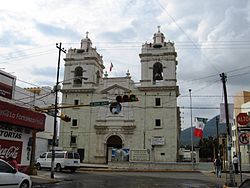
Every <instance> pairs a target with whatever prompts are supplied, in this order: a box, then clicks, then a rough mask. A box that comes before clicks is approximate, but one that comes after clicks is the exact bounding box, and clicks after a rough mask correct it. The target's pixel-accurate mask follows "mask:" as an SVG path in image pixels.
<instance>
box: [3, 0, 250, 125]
mask: <svg viewBox="0 0 250 188" xmlns="http://www.w3.org/2000/svg"><path fill="white" fill-rule="evenodd" d="M158 25H160V26H161V31H162V32H163V33H164V34H165V37H166V40H170V41H173V42H175V46H176V51H177V53H178V57H177V58H178V67H177V77H178V85H179V87H180V96H179V98H178V105H179V106H180V107H181V112H182V114H181V116H182V117H183V118H182V127H183V128H185V127H189V126H190V109H188V107H190V93H189V89H191V90H192V92H191V96H192V107H193V110H192V112H193V116H194V117H195V116H202V117H206V118H209V119H211V118H213V117H214V116H215V115H217V114H219V109H218V108H219V104H220V103H221V102H223V89H222V83H221V78H220V73H222V72H225V73H227V92H228V100H229V102H233V96H234V95H235V94H236V92H238V91H241V90H250V84H249V80H250V63H249V59H250V53H249V50H250V1H248V0H238V1H236V0H220V1H218V0H209V1H200V0H152V1H141V0H105V1H104V0H91V1H89V0H88V1H87V0H36V1H34V0H22V1H20V0H8V1H3V2H1V7H0V69H3V68H4V69H3V70H4V71H6V72H9V73H11V74H14V75H15V76H16V77H17V79H18V81H17V85H19V86H22V87H34V86H44V85H50V86H53V85H54V84H55V80H56V66H57V58H58V49H57V48H56V45H55V44H56V43H59V42H62V44H63V47H64V48H65V49H69V48H70V47H72V48H79V47H80V40H81V39H82V38H84V37H85V33H86V32H87V31H88V32H89V38H91V40H92V42H93V46H96V48H97V50H98V52H99V53H100V54H102V55H103V60H104V65H105V67H106V69H107V70H108V69H109V66H110V62H112V63H113V65H114V68H113V71H112V72H111V73H109V76H110V77H113V76H125V74H126V71H127V70H128V69H129V71H130V73H131V76H132V79H133V80H134V81H136V82H138V81H139V80H140V76H141V74H140V59H139V56H138V54H139V53H140V49H141V45H142V43H144V42H146V41H149V42H150V41H152V37H153V34H154V33H155V32H156V31H157V26H158ZM63 57H64V55H62V58H63ZM124 57H125V58H124ZM60 75H61V78H60V79H61V80H62V78H63V77H62V76H63V61H62V66H61V73H60Z"/></svg>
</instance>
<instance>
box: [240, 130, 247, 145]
mask: <svg viewBox="0 0 250 188" xmlns="http://www.w3.org/2000/svg"><path fill="white" fill-rule="evenodd" d="M239 144H240V145H247V144H249V133H248V132H244V133H240V134H239Z"/></svg>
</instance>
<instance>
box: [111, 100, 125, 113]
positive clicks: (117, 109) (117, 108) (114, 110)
mask: <svg viewBox="0 0 250 188" xmlns="http://www.w3.org/2000/svg"><path fill="white" fill-rule="evenodd" d="M109 108H110V112H111V113H112V114H119V113H120V112H121V110H122V106H121V104H120V103H118V102H113V103H111V104H110V107H109Z"/></svg>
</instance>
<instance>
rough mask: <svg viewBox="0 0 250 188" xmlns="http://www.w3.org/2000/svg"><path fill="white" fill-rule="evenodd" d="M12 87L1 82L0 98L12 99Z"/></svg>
mask: <svg viewBox="0 0 250 188" xmlns="http://www.w3.org/2000/svg"><path fill="white" fill-rule="evenodd" d="M12 88H13V87H12V86H9V85H6V84H4V83H2V82H0V96H2V97H5V98H8V99H12Z"/></svg>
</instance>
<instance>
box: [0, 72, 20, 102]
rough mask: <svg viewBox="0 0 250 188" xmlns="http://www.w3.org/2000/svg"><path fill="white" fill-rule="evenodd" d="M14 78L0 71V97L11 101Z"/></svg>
mask: <svg viewBox="0 0 250 188" xmlns="http://www.w3.org/2000/svg"><path fill="white" fill-rule="evenodd" d="M15 82H16V77H15V76H12V75H10V74H8V73H5V72H3V71H1V70H0V96H2V97H5V98H8V99H12V95H13V88H14V87H15Z"/></svg>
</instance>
